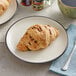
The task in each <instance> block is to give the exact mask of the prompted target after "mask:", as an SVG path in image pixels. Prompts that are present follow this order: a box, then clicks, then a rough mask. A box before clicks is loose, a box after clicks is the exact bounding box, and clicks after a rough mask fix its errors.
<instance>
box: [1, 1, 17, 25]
mask: <svg viewBox="0 0 76 76" xmlns="http://www.w3.org/2000/svg"><path fill="white" fill-rule="evenodd" d="M16 3H17V8H18V2H17V0H16ZM17 8H16V11H17ZM16 11H15V13H16ZM15 13H14V15H13V16H12V17H11V18H10V19H8V20H7V21H5V22H3V23H1V24H0V25H3V24H5V23H7V22H9V21H10V20H11V19H12V18H13V17H14V16H15Z"/></svg>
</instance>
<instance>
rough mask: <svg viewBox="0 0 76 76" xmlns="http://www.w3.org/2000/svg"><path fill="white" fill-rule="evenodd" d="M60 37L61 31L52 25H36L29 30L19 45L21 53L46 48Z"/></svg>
mask: <svg viewBox="0 0 76 76" xmlns="http://www.w3.org/2000/svg"><path fill="white" fill-rule="evenodd" d="M58 36H59V30H58V29H57V28H55V27H52V26H50V25H41V24H36V25H33V26H31V27H30V28H28V29H27V31H26V32H25V34H24V35H23V37H22V38H21V39H20V41H19V42H18V44H17V49H18V50H20V51H26V50H28V49H29V50H39V49H43V48H46V47H47V46H49V44H51V43H52V42H53V41H54V40H55V39H56V38H57V37H58Z"/></svg>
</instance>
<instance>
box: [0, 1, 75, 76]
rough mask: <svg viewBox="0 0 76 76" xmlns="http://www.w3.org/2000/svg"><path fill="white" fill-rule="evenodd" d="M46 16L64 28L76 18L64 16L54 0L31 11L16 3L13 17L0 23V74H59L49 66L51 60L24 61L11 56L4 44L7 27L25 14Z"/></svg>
mask: <svg viewBox="0 0 76 76" xmlns="http://www.w3.org/2000/svg"><path fill="white" fill-rule="evenodd" d="M34 15H37V16H46V17H50V18H52V19H54V20H56V21H58V22H60V23H61V24H62V25H63V26H64V27H65V28H68V26H69V24H71V23H73V24H76V19H70V18H67V17H65V16H64V15H63V14H62V13H61V11H60V10H59V7H58V5H57V1H55V2H54V3H53V4H52V6H50V7H47V8H45V9H43V10H41V11H33V10H32V8H31V7H23V6H21V5H18V9H17V11H16V13H15V15H14V17H13V18H12V19H11V20H10V21H8V22H7V23H4V24H2V25H0V75H1V76H59V75H57V74H55V73H53V72H51V71H49V67H50V65H51V62H48V63H44V64H31V63H26V62H23V61H21V60H19V59H18V58H16V57H15V56H13V55H12V54H11V53H10V52H9V50H8V49H7V47H6V45H5V34H6V31H7V30H8V28H9V27H10V26H11V24H13V23H14V22H15V21H17V20H18V19H20V18H23V17H27V16H34Z"/></svg>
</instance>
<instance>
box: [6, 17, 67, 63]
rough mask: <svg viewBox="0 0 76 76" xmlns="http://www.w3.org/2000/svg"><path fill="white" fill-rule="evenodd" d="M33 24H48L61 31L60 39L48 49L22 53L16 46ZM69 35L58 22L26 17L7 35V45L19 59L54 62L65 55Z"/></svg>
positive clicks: (11, 28) (33, 61)
mask: <svg viewBox="0 0 76 76" xmlns="http://www.w3.org/2000/svg"><path fill="white" fill-rule="evenodd" d="M33 24H48V25H51V26H54V27H56V28H58V29H59V31H60V35H59V37H58V38H57V39H56V40H55V41H54V42H53V43H52V44H51V45H50V46H48V47H47V48H45V49H42V50H39V51H27V52H20V51H18V50H16V45H17V43H18V41H19V40H20V38H21V37H22V36H23V34H24V33H25V32H26V30H27V28H29V27H30V26H31V25H33ZM67 41H68V40H67V34H66V31H65V29H64V28H63V27H62V26H61V25H60V24H59V23H57V22H56V21H54V20H51V19H50V18H47V17H42V16H39V17H38V16H35V17H33V16H31V17H25V18H22V19H20V20H18V21H17V22H15V23H14V24H13V25H12V26H11V27H10V28H9V30H8V32H7V34H6V44H7V47H8V48H9V50H10V52H11V53H12V54H14V55H15V56H16V57H18V58H19V59H21V60H23V61H26V62H31V63H45V62H48V61H52V60H54V59H56V58H57V57H59V56H60V55H62V54H63V52H64V51H65V49H66V47H67V43H68V42H67Z"/></svg>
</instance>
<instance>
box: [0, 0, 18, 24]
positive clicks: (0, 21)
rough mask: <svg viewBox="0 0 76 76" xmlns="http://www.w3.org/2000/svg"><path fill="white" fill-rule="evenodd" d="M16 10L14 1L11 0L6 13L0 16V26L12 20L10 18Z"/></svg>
mask: <svg viewBox="0 0 76 76" xmlns="http://www.w3.org/2000/svg"><path fill="white" fill-rule="evenodd" d="M16 9H17V3H16V0H12V2H11V4H10V6H9V8H8V9H7V11H6V12H5V13H4V14H3V15H2V16H0V24H3V23H5V22H6V21H8V20H9V19H10V18H12V16H13V15H14V14H15V12H16Z"/></svg>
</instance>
